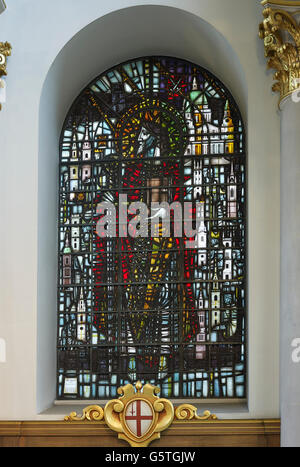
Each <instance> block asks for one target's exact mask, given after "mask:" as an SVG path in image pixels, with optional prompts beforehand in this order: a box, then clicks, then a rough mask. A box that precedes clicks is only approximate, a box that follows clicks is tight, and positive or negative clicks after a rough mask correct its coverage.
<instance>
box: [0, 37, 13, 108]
mask: <svg viewBox="0 0 300 467" xmlns="http://www.w3.org/2000/svg"><path fill="white" fill-rule="evenodd" d="M11 48H12V47H11V45H10V43H9V42H0V86H1V87H3V86H4V81H3V80H2V76H6V75H7V71H6V62H7V57H8V56H9V55H10V54H11ZM0 110H1V103H0Z"/></svg>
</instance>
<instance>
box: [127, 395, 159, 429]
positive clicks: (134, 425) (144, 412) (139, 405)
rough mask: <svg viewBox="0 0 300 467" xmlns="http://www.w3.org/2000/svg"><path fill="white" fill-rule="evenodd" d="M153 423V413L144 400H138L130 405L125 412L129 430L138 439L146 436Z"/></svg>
mask: <svg viewBox="0 0 300 467" xmlns="http://www.w3.org/2000/svg"><path fill="white" fill-rule="evenodd" d="M152 421H153V411H152V408H151V406H150V404H148V402H146V401H144V400H140V399H137V400H135V401H132V402H130V403H129V404H128V406H127V408H126V412H125V423H126V425H127V428H128V429H129V430H130V431H131V433H133V434H134V435H135V436H137V437H138V438H141V437H142V436H144V435H145V434H146V433H147V431H148V430H149V428H150V426H151V424H152Z"/></svg>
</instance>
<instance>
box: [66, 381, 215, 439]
mask: <svg viewBox="0 0 300 467" xmlns="http://www.w3.org/2000/svg"><path fill="white" fill-rule="evenodd" d="M159 392H160V389H159V388H158V387H156V386H152V385H151V384H145V385H144V386H143V385H142V383H141V382H140V381H138V382H137V383H136V385H135V388H134V386H132V385H131V384H127V385H126V386H122V387H120V388H118V394H120V397H119V398H118V399H112V400H110V401H108V402H107V404H106V406H105V407H104V409H103V408H102V407H100V406H99V405H89V406H88V407H86V408H84V409H83V413H82V415H80V416H77V414H76V412H71V413H70V415H68V416H66V417H65V421H67V422H72V421H89V422H92V421H102V422H103V421H105V423H106V425H108V426H109V428H110V429H111V430H113V431H116V432H117V433H118V438H119V439H124V440H125V441H127V442H128V443H129V444H130V446H131V447H146V446H148V445H149V444H150V443H151V442H152V441H153V440H155V439H159V438H160V434H161V432H162V431H164V430H166V429H167V428H168V427H169V426H170V425H171V424H172V422H173V421H174V419H175V420H176V419H177V420H199V421H201V420H202V421H204V420H216V419H217V417H216V415H214V414H211V413H210V412H209V411H208V410H206V411H205V412H204V413H203V415H202V416H201V415H198V414H197V408H196V407H194V406H193V405H191V404H181V405H179V406H178V407H174V406H173V404H172V402H171V401H169V400H168V399H164V398H159V397H158V396H157V394H158V393H159Z"/></svg>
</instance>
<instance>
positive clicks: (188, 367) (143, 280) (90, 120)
mask: <svg viewBox="0 0 300 467" xmlns="http://www.w3.org/2000/svg"><path fill="white" fill-rule="evenodd" d="M60 149H61V155H60V196H59V279H58V339H57V355H58V359H57V365H58V368H57V371H58V381H57V398H58V399H105V398H111V397H115V396H116V395H117V388H118V387H119V386H122V385H125V384H127V383H134V382H136V381H137V380H141V381H142V382H149V383H151V384H155V385H157V386H159V387H160V389H161V395H162V396H163V397H170V398H185V397H186V398H243V397H245V395H246V386H245V378H246V353H245V338H246V334H245V329H246V318H245V308H246V307H245V304H246V298H245V284H246V282H245V280H246V279H245V276H246V266H245V251H246V249H245V231H246V230H245V221H246V219H245V215H246V209H245V137H244V128H243V123H242V119H241V115H240V112H239V109H238V107H237V105H236V103H235V101H234V99H233V98H232V96H231V94H230V93H229V91H228V90H227V89H226V88H225V86H224V85H223V84H222V83H221V82H220V81H219V80H218V79H217V78H216V77H214V76H213V75H212V74H211V73H209V72H208V71H206V70H205V69H203V68H201V67H199V66H197V65H194V64H192V63H189V62H187V61H184V60H180V59H176V58H167V57H145V58H140V59H135V60H132V61H129V62H126V63H123V64H121V65H119V66H116V67H114V68H113V69H110V70H109V71H107V72H106V73H103V74H102V75H100V76H99V77H98V78H96V79H95V80H94V81H93V82H92V83H91V84H90V85H88V86H87V87H86V88H85V89H84V90H83V91H82V92H81V94H80V95H79V97H78V98H77V99H76V101H75V102H74V104H73V105H72V107H71V109H70V111H69V113H68V115H67V118H66V120H65V123H64V127H63V131H62V136H61V144H60Z"/></svg>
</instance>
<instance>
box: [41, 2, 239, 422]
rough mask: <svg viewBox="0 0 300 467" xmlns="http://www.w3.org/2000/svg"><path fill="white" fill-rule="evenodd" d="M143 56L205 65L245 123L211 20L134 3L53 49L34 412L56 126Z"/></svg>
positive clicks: (50, 272) (47, 91)
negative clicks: (97, 84)
mask: <svg viewBox="0 0 300 467" xmlns="http://www.w3.org/2000/svg"><path fill="white" fill-rule="evenodd" d="M146 19H147V20H146ZM153 25H155V27H153ZM145 55H167V56H174V57H178V58H183V59H186V60H189V61H191V62H194V63H196V64H198V65H201V66H202V67H204V68H207V69H208V70H209V71H211V72H212V73H213V74H214V75H216V76H217V77H218V78H219V79H220V80H221V81H222V82H223V83H224V85H225V86H227V88H228V89H229V91H231V92H232V91H233V90H234V92H232V94H233V97H234V98H235V100H236V102H237V104H238V106H239V108H240V110H241V112H242V117H243V120H244V122H245V124H247V84H246V78H245V75H244V72H243V70H242V66H241V64H240V61H239V59H238V57H237V55H236V53H235V51H234V50H233V49H232V47H231V45H230V44H229V42H228V41H227V39H226V38H225V37H224V36H223V35H221V34H220V33H219V32H218V31H217V30H216V29H215V28H214V27H213V26H212V25H211V24H209V23H207V22H206V21H204V20H203V19H202V18H200V17H198V16H196V15H194V14H191V13H188V12H186V11H184V10H181V9H177V8H173V7H165V6H138V7H130V8H125V9H122V10H118V11H115V12H113V13H110V14H108V15H106V16H103V17H101V18H98V19H97V20H95V21H94V22H92V23H90V24H89V25H87V26H86V27H85V28H83V29H82V30H81V31H79V32H78V33H77V34H76V35H75V36H74V37H72V39H71V40H70V41H69V42H68V43H67V44H66V45H65V46H64V47H63V49H62V50H61V51H60V52H59V54H58V55H57V57H56V58H55V60H54V62H53V64H52V66H51V67H50V69H49V71H48V74H47V77H46V79H45V82H44V85H43V90H42V94H41V100H40V111H39V112H40V113H39V159H38V160H39V162H38V165H39V169H38V170H39V184H38V201H39V211H38V304H37V305H38V307H37V308H38V324H37V346H38V353H37V355H38V357H37V412H38V413H40V412H42V411H43V410H45V409H47V408H48V407H50V406H51V405H52V404H53V401H54V400H55V381H56V349H55V342H56V323H57V317H56V316H57V312H56V309H57V292H56V291H57V206H58V204H57V194H58V161H59V158H58V157H59V153H58V148H59V137H60V131H61V127H62V124H63V121H64V119H65V116H66V114H67V112H68V109H69V107H70V106H71V104H72V102H73V100H74V99H75V97H76V96H77V95H78V94H79V93H80V91H81V90H82V89H83V88H84V87H85V86H86V85H87V84H88V83H89V82H90V81H91V80H92V79H93V78H94V77H96V76H97V75H99V74H100V73H101V72H103V71H105V70H107V69H108V68H111V67H112V66H114V65H117V64H118V63H120V62H123V61H125V60H128V59H132V58H136V57H141V56H145ZM45 207H46V209H45Z"/></svg>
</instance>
